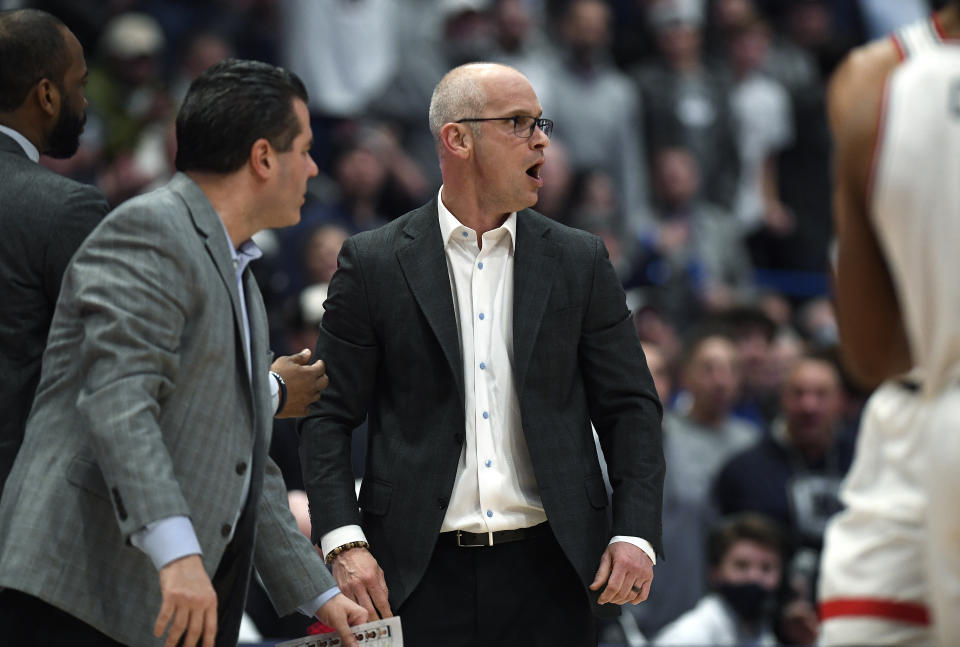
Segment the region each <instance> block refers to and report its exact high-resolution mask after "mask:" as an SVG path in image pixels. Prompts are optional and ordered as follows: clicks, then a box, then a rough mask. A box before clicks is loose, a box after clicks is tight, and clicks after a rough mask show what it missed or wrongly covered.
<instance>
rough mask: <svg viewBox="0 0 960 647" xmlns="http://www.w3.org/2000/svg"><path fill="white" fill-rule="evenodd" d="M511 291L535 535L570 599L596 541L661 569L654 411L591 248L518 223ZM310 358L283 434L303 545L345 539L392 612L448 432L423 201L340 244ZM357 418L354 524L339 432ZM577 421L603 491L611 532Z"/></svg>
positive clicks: (450, 454) (430, 507)
mask: <svg viewBox="0 0 960 647" xmlns="http://www.w3.org/2000/svg"><path fill="white" fill-rule="evenodd" d="M514 281H515V286H514V315H513V335H514V340H513V341H514V366H513V370H514V377H515V380H516V387H517V393H518V395H519V399H520V409H521V419H522V421H523V431H524V436H525V439H526V442H527V446H528V448H529V450H530V458H531V460H532V462H533V469H534V472H535V475H536V479H537V483H538V486H539V491H540V496H541V499H542V501H543V505H544V509H545V511H546V515H547V519H548V520H549V522H550V525H551V527H552V528H553V531H554V533H555V534H556V535H557V539H558V540H559V542H560V544H561V546H563V548H564V552H565V553H566V555H567V556H568V557H569V558H570V560H571V562H572V563H573V565H574V567H575V568H576V570H577V572H578V573H579V575H580V579H581V580H582V581H583V582H584V586H586V585H587V584H588V583H589V582H591V581H592V580H593V577H594V574H595V572H596V569H597V567H598V566H599V563H600V556H601V554H602V552H603V550H604V548H605V547H606V544H607V542H608V541H609V540H610V537H611V536H612V535H632V536H638V537H643V538H646V539H648V540H649V541H650V542H651V543H652V544H653V546H654V547H655V549H656V550H657V551H658V552H660V513H661V506H662V487H663V474H664V463H663V452H662V449H661V435H660V415H661V411H662V409H661V407H660V403H659V400H658V399H657V396H656V392H655V390H654V387H653V381H652V379H651V377H650V373H649V371H648V369H647V367H646V361H645V359H644V356H643V352H642V350H641V349H640V344H639V342H638V340H637V335H636V331H635V330H634V327H633V323H632V319H631V317H630V314H629V312H628V311H627V308H626V306H625V303H624V295H623V290H622V289H621V287H620V283H619V281H618V280H617V277H616V276H615V274H614V271H613V267H612V266H611V265H610V262H609V261H608V259H607V255H606V250H605V249H604V247H603V244H602V243H601V241H600V240H599V239H598V238H597V237H595V236H592V235H589V234H587V233H585V232H582V231H578V230H575V229H570V228H568V227H565V226H563V225H560V224H558V223H556V222H554V221H551V220H549V219H547V218H545V217H543V216H541V215H540V214H538V213H536V212H534V211H530V210H525V211H522V212H520V213H519V214H518V218H517V239H516V253H515V261H514ZM316 357H321V358H323V360H324V361H325V363H326V365H327V373H328V375H329V376H330V386H329V388H328V389H327V390H326V391H325V392H324V396H323V398H321V399H320V401H319V402H317V403H315V404H314V405H313V406H312V407H311V411H310V415H309V416H308V417H307V418H305V419H303V420H302V421H301V423H300V427H299V428H300V432H301V455H302V461H303V467H304V480H305V484H306V489H307V493H308V494H309V496H310V504H311V510H312V512H313V533H314V541H315V542H316V541H319V539H320V537H321V536H322V535H323V534H324V533H326V532H328V531H330V530H332V529H334V528H337V527H340V526H344V525H348V524H361V525H362V526H363V529H364V532H365V533H366V535H367V538H368V540H369V541H370V544H371V550H372V551H373V554H374V556H375V557H376V558H377V560H378V561H379V563H380V566H381V567H382V568H383V570H384V572H385V573H386V580H387V585H388V586H389V587H390V603H391V605H392V608H394V609H397V608H398V607H399V606H400V604H401V603H402V602H403V601H404V600H405V599H406V598H407V596H408V595H409V594H410V593H411V591H413V589H414V588H415V587H416V585H417V583H418V582H419V581H420V578H421V577H422V576H423V573H424V570H425V569H426V566H427V564H428V562H429V560H430V556H431V553H432V551H433V548H434V545H435V543H436V540H437V536H438V534H439V531H440V527H441V524H442V522H443V517H444V514H445V509H446V506H447V503H448V500H449V497H450V493H451V491H452V489H453V483H454V478H455V475H456V469H457V463H458V460H459V457H460V453H461V449H462V446H463V442H464V433H465V432H464V425H465V415H464V392H463V389H464V387H463V362H462V359H461V357H460V340H459V337H458V333H457V323H456V319H455V314H454V306H453V297H452V295H451V291H450V281H449V278H448V273H447V262H446V258H445V255H444V250H443V242H442V240H441V236H440V226H439V221H438V215H437V202H436V200H434V201H432V202H430V203H429V204H427V205H426V206H424V207H422V208H420V209H417V210H415V211H412V212H410V213H408V214H406V215H404V216H402V217H401V218H399V219H397V220H396V221H394V222H392V223H390V224H388V225H386V226H384V227H382V228H380V229H378V230H376V231H372V232H366V233H363V234H359V235H357V236H354V237H353V238H351V239H349V240H348V241H347V242H346V243H345V244H344V247H343V250H342V252H341V255H340V268H339V270H338V271H337V273H336V274H335V275H334V277H333V280H332V281H331V283H330V290H329V297H328V300H327V302H326V313H325V315H324V318H323V323H322V325H321V329H320V337H319V342H318V345H317V354H316ZM367 414H369V431H368V434H369V435H368V440H367V444H368V449H367V457H366V471H365V476H364V480H363V485H362V488H361V491H360V497H359V507H360V508H361V509H362V514H361V512H359V511H358V501H357V498H356V497H355V495H354V486H353V476H352V474H351V472H350V454H349V452H350V433H351V430H352V429H354V427H356V425H357V424H359V423H360V421H362V420H363V418H364V416H366V415H367ZM591 420H592V421H593V423H594V424H595V425H596V429H597V433H598V434H599V437H600V441H601V445H602V447H603V450H604V453H605V455H606V457H607V461H608V465H609V470H610V480H611V481H612V483H613V497H612V506H613V507H612V515H611V516H608V510H607V507H608V500H607V494H606V491H605V489H604V483H603V479H602V476H601V471H600V465H599V462H598V459H597V453H596V450H595V447H594V442H593V435H592V433H591V429H590V423H591ZM610 518H612V520H613V525H612V528H611V524H610ZM593 599H594V601H595V600H596V594H593ZM594 610H595V612H596V613H598V614H600V615H615V614H616V613H618V612H619V608H618V607H615V606H612V605H610V606H609V607H604V608H600V607H597V606H596V605H595V608H594Z"/></svg>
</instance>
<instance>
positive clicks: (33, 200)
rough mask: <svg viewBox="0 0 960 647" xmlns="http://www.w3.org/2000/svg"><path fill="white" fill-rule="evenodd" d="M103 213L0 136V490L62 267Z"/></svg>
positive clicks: (98, 198)
mask: <svg viewBox="0 0 960 647" xmlns="http://www.w3.org/2000/svg"><path fill="white" fill-rule="evenodd" d="M106 213H107V201H106V200H105V199H104V197H103V196H102V195H101V194H100V192H99V191H98V190H97V189H95V188H94V187H92V186H89V185H86V184H80V183H79V182H75V181H73V180H70V179H68V178H65V177H63V176H61V175H57V174H56V173H54V172H52V171H50V170H49V169H46V168H44V167H42V166H40V165H39V164H37V163H35V162H33V161H32V160H30V159H29V158H28V157H27V154H26V153H25V152H24V151H23V148H21V147H20V144H18V143H17V142H16V141H14V140H13V139H11V138H10V137H8V136H7V135H5V134H3V133H0V302H2V303H3V307H2V308H0V412H3V414H2V415H0V490H2V488H3V484H4V482H5V481H6V479H7V474H9V473H10V468H11V466H12V465H13V459H14V458H15V457H16V455H17V450H18V449H19V448H20V443H21V441H22V440H23V428H24V425H25V423H26V421H27V414H28V413H29V412H30V405H31V404H33V394H34V392H35V391H36V389H37V382H38V381H39V380H40V360H41V358H42V357H43V349H44V348H46V346H47V333H48V332H49V330H50V320H51V319H53V308H54V306H55V305H56V303H57V295H58V294H59V293H60V281H61V280H62V278H63V272H64V270H66V268H67V263H69V262H70V258H71V257H72V256H73V253H74V252H75V251H77V248H78V247H79V246H80V243H82V242H83V239H84V238H86V237H87V234H89V233H90V232H91V231H92V230H93V228H94V227H96V226H97V223H99V222H100V220H101V219H103V216H104V215H106Z"/></svg>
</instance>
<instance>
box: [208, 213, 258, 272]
mask: <svg viewBox="0 0 960 647" xmlns="http://www.w3.org/2000/svg"><path fill="white" fill-rule="evenodd" d="M218 220H219V218H218ZM220 226H221V227H223V235H224V236H225V237H226V239H227V249H229V250H230V258H231V259H233V268H234V269H235V270H236V271H237V276H240V275H241V274H243V270H245V269H246V268H247V265H249V264H250V263H251V262H252V261H255V260H257V259H258V258H260V257H261V256H263V250H261V249H260V248H259V247H258V246H257V244H256V243H255V242H253V239H252V238H251V239H249V240H247V241H246V242H243V243H240V247H239V249H234V247H233V241H232V240H230V234H229V233H228V232H227V226H226V225H224V224H223V221H222V220H220Z"/></svg>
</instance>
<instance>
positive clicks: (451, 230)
mask: <svg viewBox="0 0 960 647" xmlns="http://www.w3.org/2000/svg"><path fill="white" fill-rule="evenodd" d="M437 211H439V212H440V236H441V237H442V238H443V246H444V247H446V246H447V245H448V244H449V243H450V239H451V238H452V237H453V235H454V234H457V236H458V237H463V238H464V239H466V240H475V239H476V235H477V232H475V231H474V230H472V229H470V228H469V227H467V226H466V225H464V224H463V223H462V222H460V221H459V220H457V217H456V216H455V215H453V212H451V211H450V210H449V209H447V205H445V204H443V187H442V186H441V187H440V191H438V192H437ZM498 230H499V231H505V232H506V233H508V234H509V236H508V237H507V244H508V245H509V247H510V251H511V252H513V251H514V249H515V247H516V240H517V212H516V211H514V212H513V213H511V214H510V215H509V216H508V217H507V219H506V221H504V223H503V224H502V225H500V226H499V227H497V229H494V230H493V231H494V232H496V231H498ZM458 232H459V233H458ZM464 232H466V233H467V236H462V234H463V233H464ZM488 233H490V232H488Z"/></svg>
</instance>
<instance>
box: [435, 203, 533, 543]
mask: <svg viewBox="0 0 960 647" xmlns="http://www.w3.org/2000/svg"><path fill="white" fill-rule="evenodd" d="M437 204H438V211H439V218H440V235H441V238H442V240H443V249H444V254H445V256H446V259H447V270H448V272H449V276H450V290H451V293H452V296H453V307H454V314H455V316H456V320H457V330H458V331H459V334H460V356H461V358H462V360H463V385H464V396H465V397H464V405H465V414H466V420H465V435H464V444H463V450H462V452H461V454H460V463H459V465H458V466H457V475H456V480H455V481H454V484H453V492H452V493H451V496H450V502H449V504H448V506H447V512H446V515H445V516H444V519H443V525H442V526H441V529H440V530H441V532H446V531H450V530H465V531H468V532H477V533H488V532H496V531H498V530H510V529H513V528H526V527H529V526H534V525H536V524H538V523H542V522H544V521H546V519H547V517H546V514H545V513H544V511H543V503H542V502H541V500H540V495H539V493H538V489H537V483H536V479H535V478H534V475H533V465H532V463H531V461H530V453H529V450H528V449H527V444H526V440H525V438H524V435H523V426H522V423H521V420H520V400H519V397H518V396H517V389H516V384H515V382H514V374H513V359H514V357H513V350H514V349H513V293H514V283H513V272H514V252H515V245H516V236H517V214H516V213H512V214H510V216H508V217H507V219H506V221H505V222H504V223H503V224H502V225H501V226H500V227H497V228H496V229H492V230H491V231H488V232H485V233H484V234H483V235H482V242H483V246H482V249H481V247H480V245H478V238H477V232H476V231H474V230H472V229H470V228H469V227H466V226H464V225H463V224H462V223H461V222H460V221H459V220H457V218H456V217H455V216H454V215H453V214H452V213H451V212H450V210H449V209H447V207H446V205H444V204H443V200H442V199H441V198H439V197H438V200H437Z"/></svg>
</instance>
